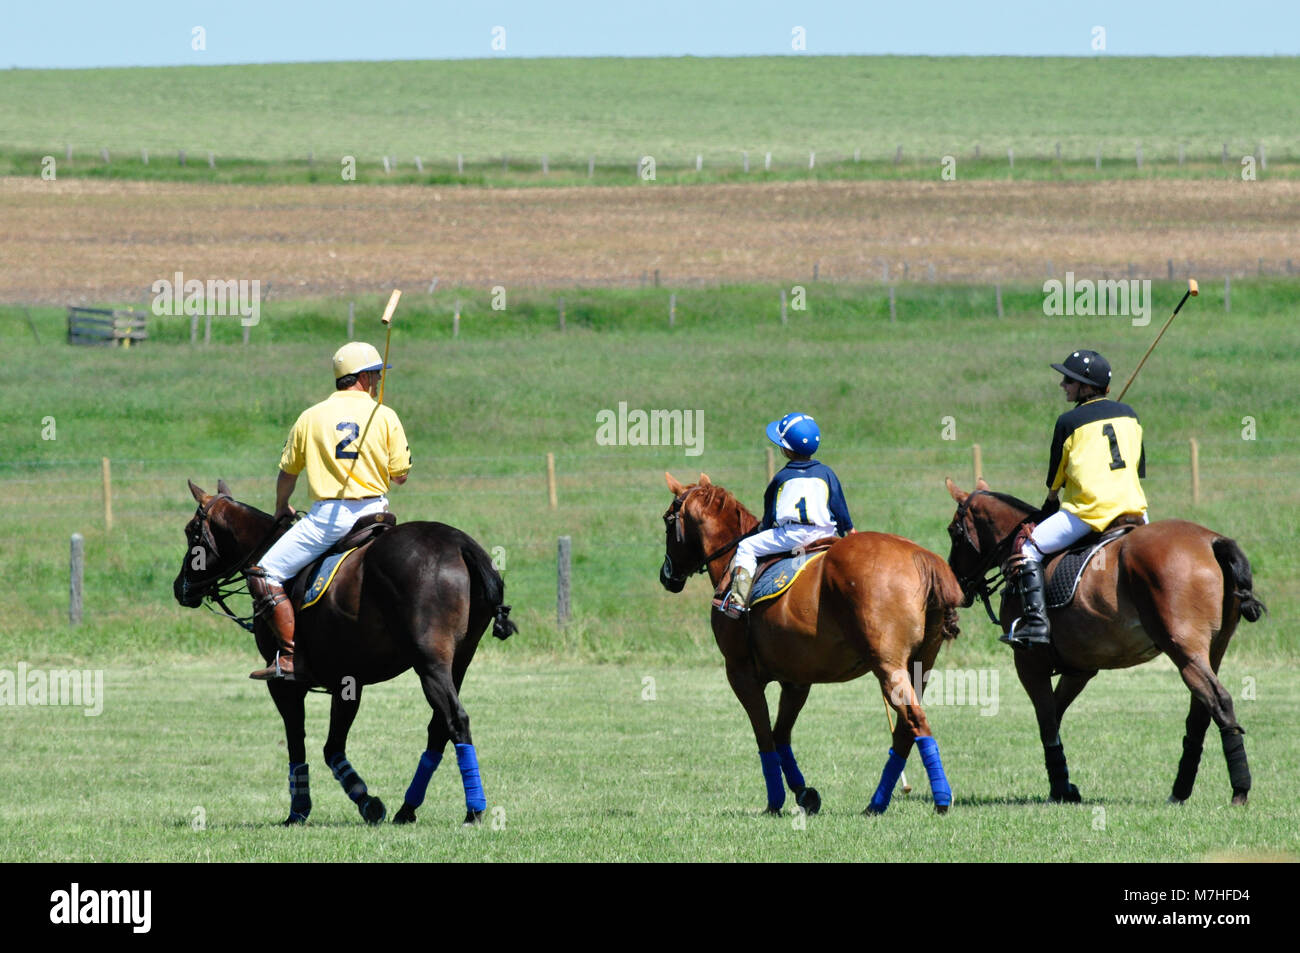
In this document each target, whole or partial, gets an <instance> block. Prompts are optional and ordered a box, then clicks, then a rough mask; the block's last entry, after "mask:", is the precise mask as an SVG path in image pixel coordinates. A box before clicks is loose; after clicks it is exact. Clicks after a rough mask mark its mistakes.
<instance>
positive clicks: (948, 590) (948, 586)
mask: <svg viewBox="0 0 1300 953" xmlns="http://www.w3.org/2000/svg"><path fill="white" fill-rule="evenodd" d="M917 568H918V569H920V570H921V574H922V578H925V579H927V580H928V583H929V586H928V592H927V593H926V600H925V608H926V614H927V615H928V614H929V613H932V612H937V613H942V616H943V621H942V623H941V625H942V630H943V637H944V638H945V639H955V638H957V636H958V635H960V634H961V629H960V628H959V627H958V625H957V623H958V621H959V619H958V616H957V607H958V606H959V605H961V604H962V602H964V601H965V599H966V597H965V596H964V595H963V594H962V591H961V586H960V585H959V584H958V582H957V577H956V576H954V575H953V572H952V569H951V568H950V567H949V566H948V564H947V563H946V562H944V560H942V559H940V558H939V557H938V556H936V555H935V554H934V553H930V552H927V553H926V558H925V559H924V560H917Z"/></svg>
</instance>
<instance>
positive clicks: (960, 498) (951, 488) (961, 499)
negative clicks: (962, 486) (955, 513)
mask: <svg viewBox="0 0 1300 953" xmlns="http://www.w3.org/2000/svg"><path fill="white" fill-rule="evenodd" d="M943 482H944V483H945V484H946V485H947V487H948V493H949V494H951V496H952V498H953V499H954V500H956V501H957V505H958V506H961V505H962V504H963V503H965V502H966V497H968V496H970V494H969V493H963V492H962V491H961V490H959V489H958V488H957V484H956V483H953V482H952V477H944V479H943Z"/></svg>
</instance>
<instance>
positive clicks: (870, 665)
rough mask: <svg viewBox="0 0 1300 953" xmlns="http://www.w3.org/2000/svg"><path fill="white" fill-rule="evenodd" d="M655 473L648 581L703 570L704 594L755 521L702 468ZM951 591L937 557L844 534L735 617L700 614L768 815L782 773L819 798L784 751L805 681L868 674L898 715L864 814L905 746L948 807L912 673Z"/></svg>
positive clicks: (927, 659)
mask: <svg viewBox="0 0 1300 953" xmlns="http://www.w3.org/2000/svg"><path fill="white" fill-rule="evenodd" d="M664 476H665V477H666V478H667V480H668V489H669V490H670V491H671V492H672V494H673V502H672V505H671V506H670V507H669V508H668V512H666V513H665V514H664V522H665V524H666V534H667V539H666V543H665V546H666V551H665V554H664V562H663V567H662V568H661V569H660V572H659V581H660V582H661V583H662V584H663V587H664V588H665V589H667V590H668V591H669V592H681V591H682V588H683V587H684V586H685V585H686V580H687V579H688V578H689V577H690V576H691V575H693V574H694V573H696V572H705V571H707V572H708V574H709V580H710V582H712V584H713V587H714V588H715V589H716V588H717V586H718V583H719V582H720V581H721V579H722V577H723V576H724V575H725V573H726V571H727V567H728V565H729V562H730V553H731V550H732V549H734V548H735V544H736V543H737V542H739V540H740V539H741V537H743V536H745V535H747V534H748V533H749V532H750V531H751V530H753V529H755V528H756V527H757V526H758V520H756V519H755V518H754V517H753V516H752V515H751V514H750V513H749V511H748V510H746V509H745V507H744V506H742V505H741V504H740V502H739V501H738V500H737V499H736V498H735V497H734V496H732V495H731V494H730V493H728V492H727V491H726V490H724V489H723V488H722V487H720V486H718V485H716V484H714V483H712V482H710V480H709V478H708V477H707V476H706V475H705V474H703V473H702V474H700V481H699V483H694V484H691V485H690V486H683V485H682V484H681V483H679V482H678V481H677V480H675V479H673V477H672V476H671V475H670V474H664ZM961 596H962V593H961V588H960V586H958V584H957V580H956V579H955V578H954V577H953V574H952V571H951V570H950V569H949V568H948V566H947V564H946V563H944V561H943V559H942V557H940V556H938V555H937V554H935V553H932V552H930V551H929V550H926V549H922V548H921V547H920V546H918V545H916V544H915V543H913V542H911V541H910V540H907V539H904V538H903V537H901V536H892V535H889V534H886V533H853V534H850V535H849V536H846V537H844V538H843V539H840V540H837V541H836V542H835V543H834V545H832V546H831V547H830V548H829V549H828V550H826V552H825V555H823V556H821V557H820V558H818V559H817V560H816V562H814V563H812V564H811V565H809V566H808V568H807V569H805V570H804V571H803V572H801V573H800V574H799V575H798V576H796V577H795V581H794V583H793V584H792V585H791V586H790V588H789V589H788V590H786V593H785V594H784V595H783V596H782V597H781V598H779V599H776V600H774V601H771V602H765V603H760V604H759V605H757V606H755V607H754V608H753V609H752V610H751V611H749V612H748V613H746V614H745V616H744V617H743V618H742V619H740V620H733V619H729V618H728V617H727V616H725V615H723V614H722V613H721V612H710V617H711V619H712V622H713V636H714V638H715V639H716V640H717V643H718V648H719V649H721V650H722V657H723V659H724V660H725V662H726V669H727V680H728V681H729V682H730V683H731V688H732V691H734V692H735V693H736V698H737V699H739V700H740V704H741V705H742V706H744V709H745V713H746V714H747V715H748V716H749V720H750V723H751V724H752V725H753V728H754V738H755V740H757V742H758V754H759V761H760V763H761V765H762V769H763V779H764V782H765V784H766V786H767V811H768V813H772V814H779V813H780V811H781V807H782V806H783V805H784V803H785V788H784V787H783V786H782V783H781V775H782V773H784V775H785V780H786V783H787V784H789V786H790V790H791V791H792V792H793V793H794V795H795V800H796V803H797V804H798V805H799V806H800V807H801V808H802V809H803V810H805V811H806V812H807V813H809V814H815V813H817V811H818V809H819V808H820V806H821V798H820V796H819V795H818V794H817V791H816V790H815V789H814V788H811V787H808V786H807V785H806V784H805V782H804V779H803V775H802V774H801V773H800V771H799V766H798V764H797V763H796V762H795V758H794V753H793V751H792V750H791V748H790V734H791V732H792V731H793V729H794V723H795V719H796V718H798V717H799V711H800V709H802V708H803V705H804V702H805V701H807V700H808V690H809V688H810V687H811V686H812V685H813V684H814V683H820V682H847V681H849V680H851V679H855V678H858V677H860V676H862V675H866V674H867V673H868V672H870V673H871V674H873V675H875V676H876V678H877V679H878V680H879V681H880V686H881V689H882V691H883V692H884V694H885V697H886V699H887V700H888V702H889V704H890V705H891V706H893V708H894V709H895V711H897V712H898V716H899V717H898V725H897V726H896V727H895V728H894V735H893V747H892V748H891V749H890V752H889V757H888V760H887V762H886V764H885V769H884V771H883V772H882V774H881V779H880V784H879V785H878V786H877V788H876V791H875V794H874V795H873V796H872V798H871V802H870V804H869V806H868V807H867V810H866V812H865V813H868V814H881V813H883V812H884V810H885V809H886V808H887V807H888V806H889V800H890V797H891V796H892V794H893V791H894V784H895V782H896V781H897V779H898V776H899V774H900V773H901V772H902V770H903V765H904V764H905V762H906V760H907V756H908V754H909V753H910V752H911V750H912V745H913V743H914V742H915V744H916V746H917V747H918V748H919V749H920V751H921V759H922V761H923V762H924V764H925V768H926V772H927V774H928V775H929V779H930V790H931V791H932V792H933V794H934V807H935V810H936V811H937V812H938V813H940V814H942V813H944V812H946V811H947V810H948V806H949V805H950V804H951V803H952V791H951V789H950V788H949V786H948V779H947V778H946V777H945V775H944V770H943V762H942V760H941V758H940V757H939V746H938V743H937V742H936V741H935V740H934V737H933V735H932V734H931V733H930V725H929V722H927V721H926V717H925V710H924V709H923V708H922V707H921V700H920V698H919V697H918V695H917V691H916V688H917V685H916V684H914V682H913V678H914V677H917V667H919V670H920V673H921V675H920V676H919V677H920V678H921V679H924V673H927V672H929V670H930V669H931V668H932V667H933V666H934V660H935V656H937V655H938V654H939V647H940V645H941V644H942V643H943V641H944V639H951V638H954V637H956V635H957V624H956V623H957V611H956V608H955V607H956V606H957V605H958V604H959V603H960V601H961ZM772 681H776V682H780V684H781V701H780V707H779V708H778V710H777V716H776V725H775V726H773V725H772V722H771V720H770V716H769V713H768V707H767V698H766V697H765V696H764V689H765V688H766V686H767V685H768V683H770V682H772ZM919 684H920V685H924V681H923V680H922V681H921V682H920V683H919Z"/></svg>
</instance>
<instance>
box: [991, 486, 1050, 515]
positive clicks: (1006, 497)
mask: <svg viewBox="0 0 1300 953" xmlns="http://www.w3.org/2000/svg"><path fill="white" fill-rule="evenodd" d="M979 492H980V493H987V494H988V495H989V496H991V497H993V499H995V500H1000V501H1001V502H1003V503H1005V504H1007V506H1010V507H1013V508H1015V509H1017V510H1020V511H1021V512H1022V513H1036V512H1038V507H1036V506H1034V505H1033V504H1032V503H1026V502H1025V501H1024V500H1022V499H1020V497H1018V496H1012V495H1011V494H1010V493H999V492H997V491H996V490H980V491H979Z"/></svg>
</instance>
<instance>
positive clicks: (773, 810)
mask: <svg viewBox="0 0 1300 953" xmlns="http://www.w3.org/2000/svg"><path fill="white" fill-rule="evenodd" d="M763 813H764V814H766V815H767V816H768V817H780V816H781V809H780V808H779V807H773V806H772V805H771V804H769V805H768V806H767V807H765V808H764V809H763Z"/></svg>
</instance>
